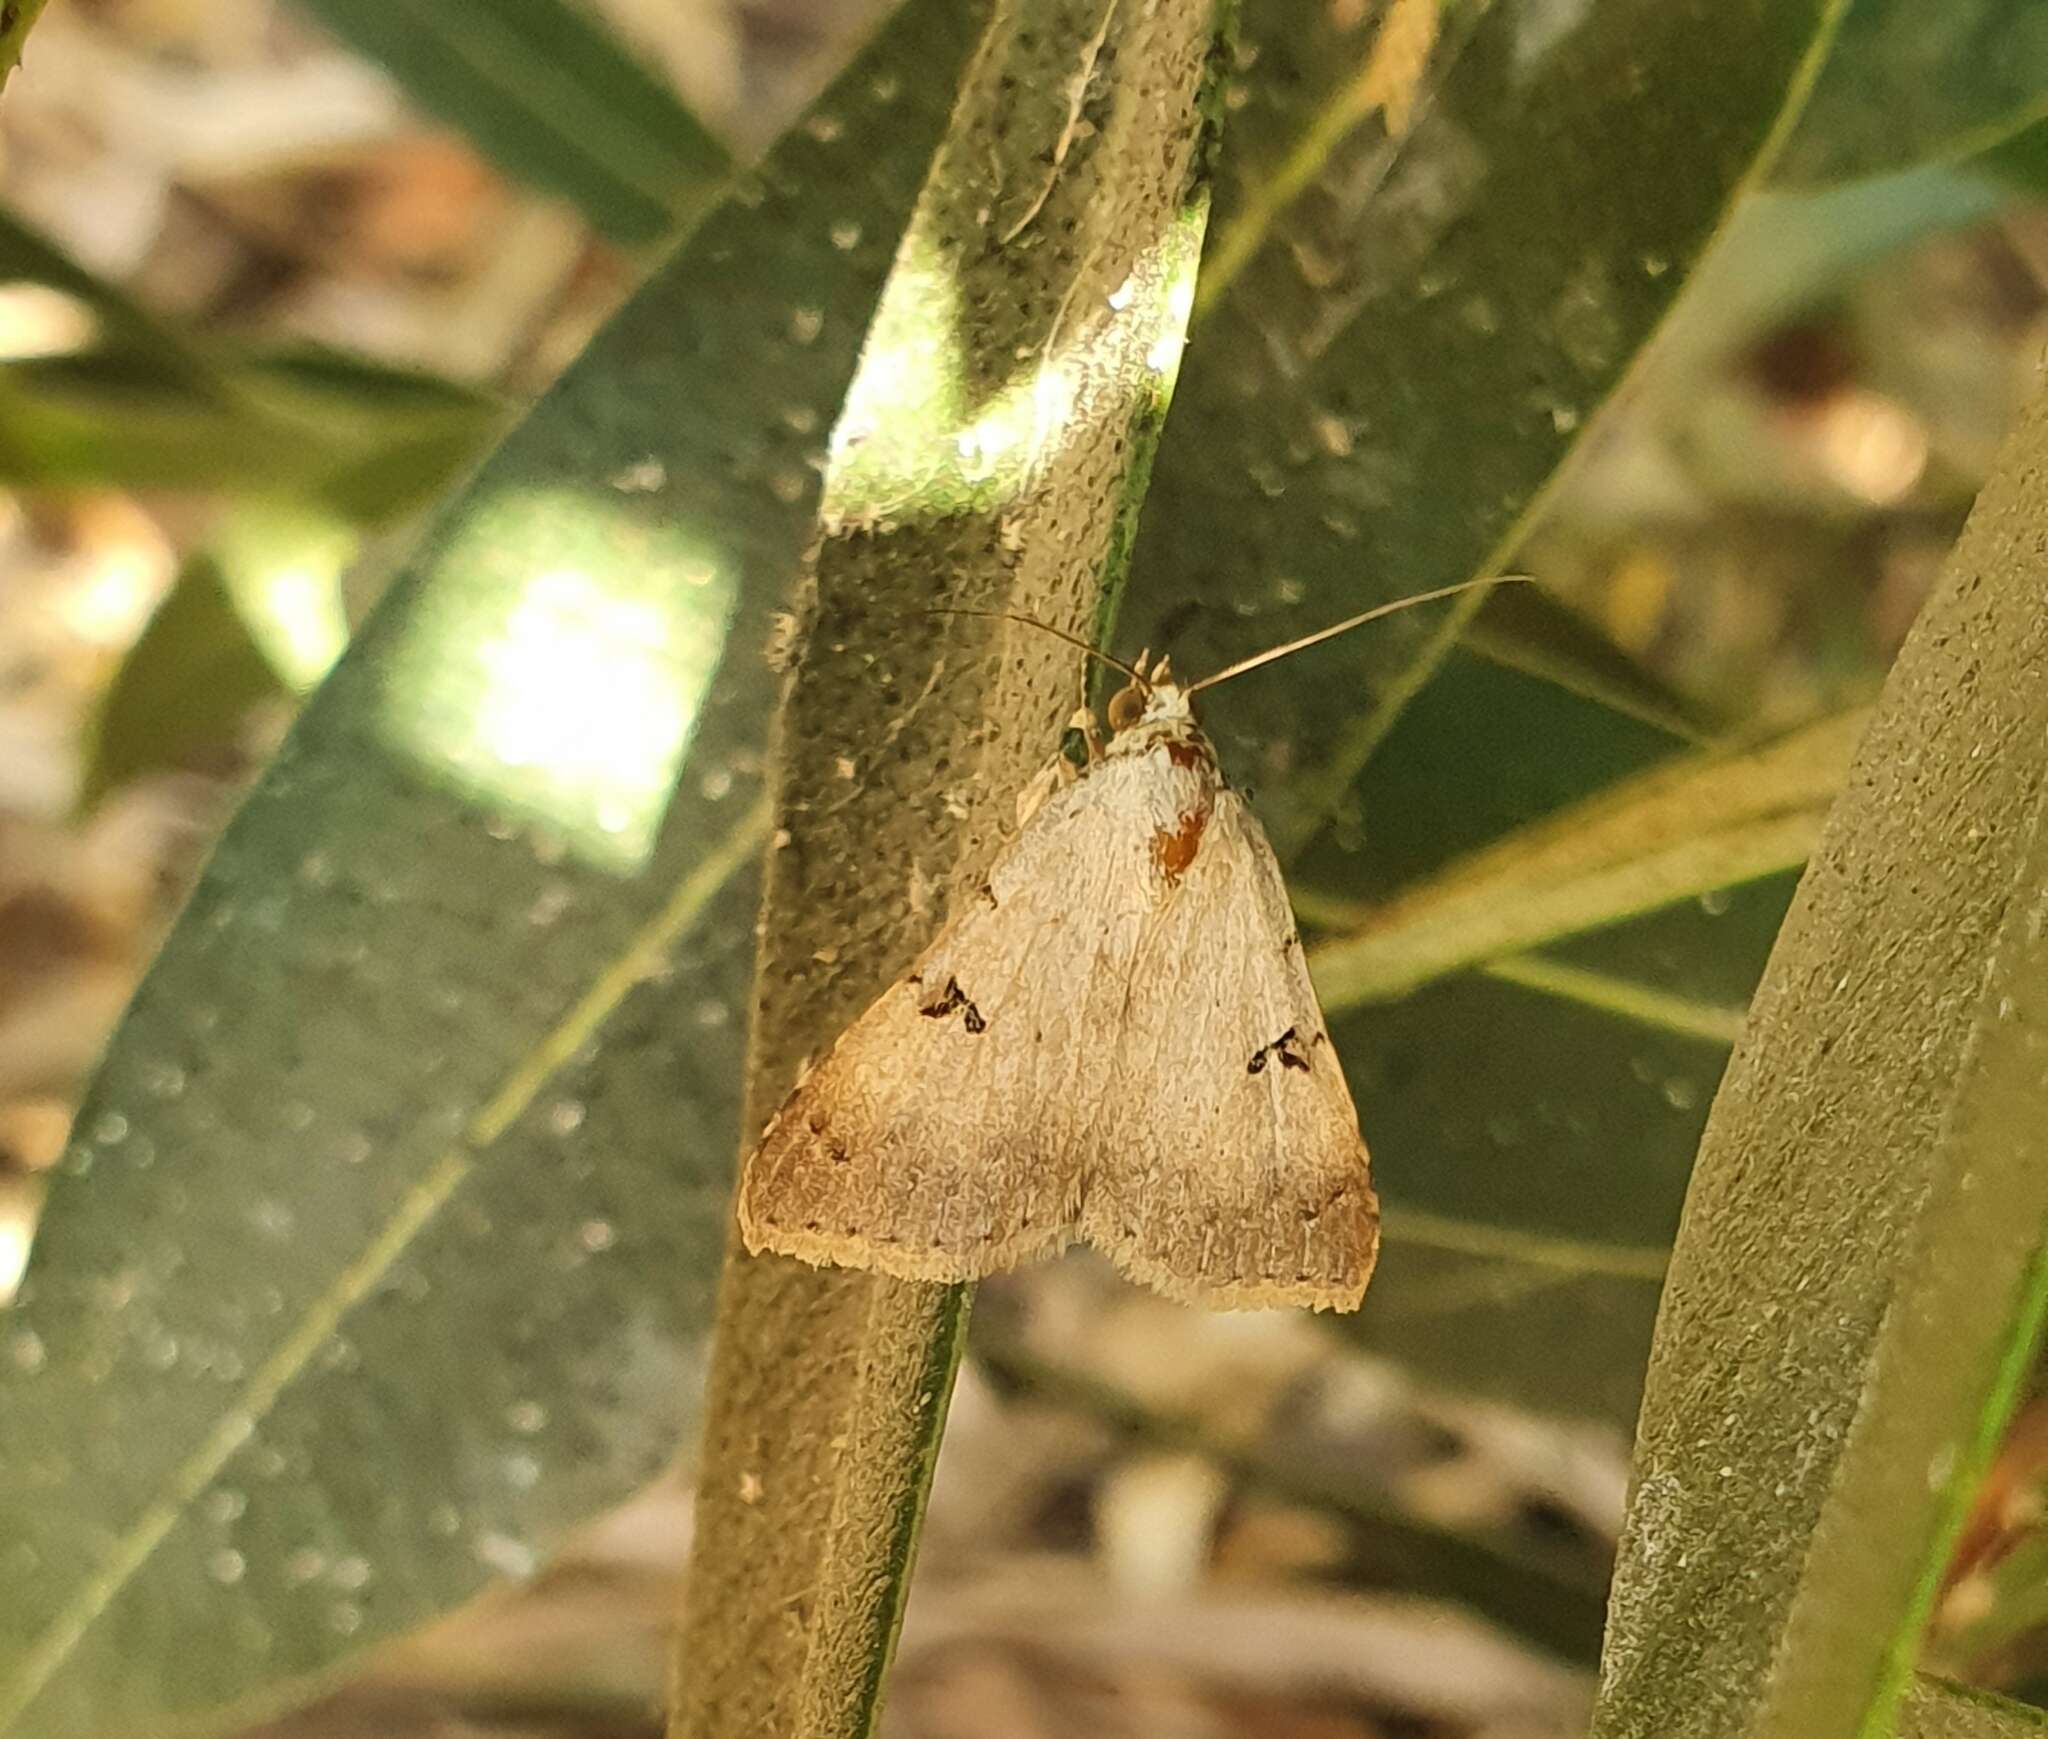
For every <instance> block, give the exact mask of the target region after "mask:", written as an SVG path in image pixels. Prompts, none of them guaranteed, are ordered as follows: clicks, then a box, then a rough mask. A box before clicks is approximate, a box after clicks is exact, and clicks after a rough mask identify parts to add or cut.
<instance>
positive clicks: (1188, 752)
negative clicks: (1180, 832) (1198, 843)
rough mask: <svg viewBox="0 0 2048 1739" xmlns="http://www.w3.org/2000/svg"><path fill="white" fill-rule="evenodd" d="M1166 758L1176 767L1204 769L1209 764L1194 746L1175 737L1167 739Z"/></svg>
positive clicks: (1197, 830) (1205, 757)
mask: <svg viewBox="0 0 2048 1739" xmlns="http://www.w3.org/2000/svg"><path fill="white" fill-rule="evenodd" d="M1166 758H1167V759H1168V760H1169V761H1171V762H1172V763H1173V764H1174V765H1175V766H1176V767H1204V766H1207V765H1208V763H1209V757H1208V756H1207V755H1205V754H1203V753H1202V751H1201V749H1200V748H1199V747H1198V746H1197V745H1196V744H1194V743H1189V742H1183V741H1182V740H1180V739H1179V738H1177V737H1169V738H1168V739H1167V743H1166ZM1195 831H1196V832H1197V833H1199V832H1200V831H1201V829H1200V828H1199V827H1198V828H1196V829H1195Z"/></svg>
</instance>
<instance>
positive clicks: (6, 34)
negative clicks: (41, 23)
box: [0, 0, 47, 85]
mask: <svg viewBox="0 0 2048 1739" xmlns="http://www.w3.org/2000/svg"><path fill="white" fill-rule="evenodd" d="M46 4H47V0H14V4H13V5H12V6H9V7H7V8H5V9H4V10H0V85H4V84H5V83H6V81H7V76H8V74H10V73H12V72H13V71H14V69H15V68H16V67H18V66H19V65H20V64H21V50H22V44H23V43H24V42H25V41H26V40H27V38H28V33H29V27H30V26H31V25H32V24H34V23H35V21H36V19H37V18H39V17H40V16H41V15H42V10H43V7H44V6H45V5H46Z"/></svg>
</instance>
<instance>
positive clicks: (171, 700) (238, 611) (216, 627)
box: [78, 502, 360, 809]
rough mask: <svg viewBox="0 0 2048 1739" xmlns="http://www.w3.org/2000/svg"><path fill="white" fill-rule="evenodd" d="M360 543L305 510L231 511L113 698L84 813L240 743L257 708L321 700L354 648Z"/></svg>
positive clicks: (143, 641)
mask: <svg viewBox="0 0 2048 1739" xmlns="http://www.w3.org/2000/svg"><path fill="white" fill-rule="evenodd" d="M359 542H360V536H359V534H358V533H357V531H356V530H355V529H354V527H352V526H351V525H349V524H348V523H347V522H346V521H343V520H339V519H336V518H334V517H333V516H331V515H328V514H321V513H316V512H312V511H310V510H308V509H305V508H300V507H293V506H289V505H284V504H273V503H256V502H251V503H243V504H241V505H238V506H236V507H233V508H230V509H229V510H228V512H227V514H226V515H225V517H224V519H223V521H222V523H221V524H220V525H219V526H218V527H216V529H215V531H214V533H213V535H212V537H211V538H210V539H209V540H208V543H207V546H206V547H205V548H204V549H202V550H201V551H199V552H198V553H197V554H196V555H194V556H193V557H192V558H190V559H189V560H188V561H187V562H186V563H185V566H184V568H183V570H182V571H181V572H180V573H179V575H178V578H177V580H176V581H175V582H174V583H173V585H172V588H171V590H170V592H169V594H168V595H167V596H166V597H165V599H164V601H163V603H162V604H161V605H159V606H158V608H157V610H156V612H155V614H154V615H152V616H151V618H150V621H149V625H148V626H147V627H146V628H145V629H144V630H143V632H142V634H141V636H140V637H139V638H138V639H137V640H136V642H135V644H134V645H133V646H131V647H130V648H129V649H128V651H127V653H126V655H125V656H124V657H123V658H122V660H121V666H120V669H119V670H118V671H116V672H115V675H114V680H113V681H112V683H111V684H109V686H108V689H107V692H106V694H105V696H104V697H103V698H102V700H101V702H100V706H99V710H98V713H97V714H96V716H95V718H94V720H93V724H92V728H91V731H90V733H89V736H88V740H87V744H86V753H85V769H84V773H83V775H82V777H81V779H80V789H79V798H78V801H79V807H80V808H81V809H90V808H92V807H93V805H95V804H96V803H97V802H98V801H99V800H100V799H101V798H102V797H103V796H105V795H106V793H107V792H108V791H110V790H112V789H114V788H115V787H116V786H118V785H122V784H125V783H126V782H128V781H129V780H131V779H134V778H136V777H138V776H140V775H142V774H144V773H151V772H157V771H160V770H163V769H166V768H175V767H179V766H183V765H186V764H187V763H188V762H189V761H190V760H191V759H192V758H193V757H194V756H195V755H197V754H202V753H204V752H206V751H208V750H219V749H226V748H228V747H230V746H232V745H233V744H234V743H236V742H237V741H238V740H239V738H240V737H241V735H242V732H243V728H244V726H245V725H246V723H247V717H248V713H249V711H250V709H251V708H252V707H254V706H255V705H256V704H257V703H259V702H261V701H263V700H266V699H276V698H282V697H283V696H285V695H286V694H295V695H302V694H304V693H306V692H307V691H308V690H310V689H311V688H312V687H313V686H314V684H315V683H317V682H318V681H319V680H320V678H321V677H323V676H325V675H326V674H327V671H328V668H329V667H330V666H331V665H332V664H333V663H334V661H335V659H337V658H338V657H340V656H341V650H342V647H343V645H344V644H345V643H346V642H347V639H348V624H347V621H346V619H345V617H344V615H343V610H342V598H341V576H342V571H343V569H344V568H345V567H346V566H347V565H348V563H349V561H350V559H351V558H352V557H353V556H354V554H355V552H356V549H357V547H358V544H359Z"/></svg>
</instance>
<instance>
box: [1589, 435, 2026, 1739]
mask: <svg viewBox="0 0 2048 1739" xmlns="http://www.w3.org/2000/svg"><path fill="white" fill-rule="evenodd" d="M2044 525H2048V399H2037V401H2036V403H2035V404H2034V405H2033V407H2032V408H2031V409H2030V411H2029V412H2028V414H2027V416H2026V417H2025V418H2024V419H2023V421H2022V424H2021V427H2020V428H2019V430H2018V431H2017V432H2016V434H2015V435H2014V436H2013V438H2012V439H2011V441H2010V442H2009V443H2008V444H2007V447H2006V449H2005V452H2004V454H2003V455H2002V456H2001V459H2000V462H1999V464H1998V466H1997V467H1996V468H1995V470H1994V472H1993V475H1992V477H1991V479H1990V481H1989V482H1988V483H1987V484H1986V486H1985V489H1984V491H1983V493H1982V494H1981V495H1980V496H1979V498H1978V502H1977V506H1976V508H1975V510H1974V512H1973V513H1972V515H1971V517H1970V521H1969V524H1968V525H1967V527H1966V528H1965V530H1964V533H1963V537H1962V540H1961V542H1960V543H1959V544H1958V546H1957V549H1956V551H1955V554H1954V555H1953V556H1952V558H1951V560H1950V563H1949V566H1948V569H1947V572H1946V574H1945V576H1944V579H1943V581H1942V584H1941V586H1940V587H1939V589H1938V590H1937V592H1936V594H1935V596H1934V597H1933V598H1932V599H1930V600H1929V602H1928V603H1927V605H1926V606H1925V607H1924V609H1923V611H1922V613H1921V618H1920V621H1919V624H1918V625H1917V627H1916V628H1915V630H1914V632H1913V634H1912V636H1911V637H1910V638H1909V639H1908V641H1907V643H1906V646H1905V648H1904V649H1903V650H1902V651H1901V653H1900V655H1899V659H1898V663H1897V665H1896V667H1895V668H1894V670H1893V672H1892V676H1891V679H1890V681H1889V682H1888V683H1887V685H1886V689H1885V694H1884V698H1883V700H1882V701H1881V703H1880V705H1879V708H1878V712H1877V715H1876V717H1875V719H1874V721H1873V723H1872V725H1871V727H1870V730H1869V732H1868V734H1867V735H1866V736H1865V738H1864V740H1863V743H1862V745H1861V747H1860V748H1859V750H1858V752H1857V756H1856V760H1855V763H1854V766H1853V768H1852V770H1851V774H1850V781H1849V784H1848V786H1847V788H1846V790H1845V791H1844V793H1843V796H1842V797H1841V799H1840V800H1839V802H1838V803H1837V805H1836V807H1835V809H1834V810H1833V812H1832V813H1831V814H1830V816H1829V819H1828V823H1827V827H1826V830H1825V832H1824V833H1823V835H1822V839H1821V842H1820V846H1819V849H1818V851H1817V853H1816V855H1815V858H1814V861H1813V863H1812V864H1811V865H1810V866H1809V867H1808V869H1807V872H1806V876H1805V878H1804V880H1803V882H1802V884H1801V887H1800V891H1799V895H1798V897H1797V899H1796V900H1795V901H1794V903H1793V907H1792V910H1791V913H1790V914H1789V916H1788V917H1787V919H1786V922H1785V926H1784V931H1783V934H1782V935H1781V936H1780V938H1779V941H1778V945H1777V948H1776V950H1775V951H1774V953H1773V955H1772V959H1771V966H1770V970H1769V971H1768V972H1767V974H1766V977H1765V981H1764V984H1763V986H1762V988H1761V989H1760V991H1759V992H1758V996H1757V1000H1756V1004H1755V1007H1754V1009H1753V1012H1752V1015H1751V1023H1750V1027H1749V1030H1748V1033H1747V1034H1746V1036H1745V1038H1744V1041H1743V1043H1742V1045H1741V1046H1739V1047H1738V1049H1737V1052H1736V1056H1735V1061H1734V1063H1733V1065H1732V1067H1731V1070H1730V1072H1729V1076H1728V1079H1727V1081H1726V1083H1725V1084H1724V1086H1723V1088H1722V1090H1721V1093H1720V1095H1719V1097H1718V1099H1717V1100H1716V1102H1715V1105H1714V1110H1713V1115H1712V1118H1711V1120H1710V1122H1709V1124H1708V1128H1707V1132H1706V1137H1705V1139H1704V1141H1703V1143H1702V1146H1701V1150H1700V1156H1699V1162H1698V1167H1697V1170H1696V1173H1695V1176H1694V1179H1693V1183H1692V1188H1691V1191H1690V1193H1689V1195H1688V1198H1687V1202H1686V1210H1685V1217H1684V1221H1683V1224H1682V1226H1681V1229H1680V1234H1679V1239H1678V1243H1677V1247H1676V1249H1675V1251H1674V1253H1673V1259H1672V1267H1671V1275H1670V1279H1669V1281H1668V1283H1667V1285H1666V1288H1665V1296H1664V1303H1663V1307H1662V1310H1661V1312H1660V1315H1659V1319H1658V1325H1657V1336H1656V1342H1655V1346H1654V1349H1653V1352H1652V1357H1651V1363H1650V1370H1649V1380H1648V1386H1647V1392H1646V1395H1645V1399H1644V1404H1643V1413H1642V1419H1641V1423H1640V1426H1639V1430H1638V1436H1637V1444H1636V1459H1635V1469H1634V1494H1633V1497H1632V1499H1631V1503H1630V1509H1629V1520H1628V1524H1627V1527H1626V1530H1625V1533H1624V1536H1623V1541H1622V1549H1621V1555H1620V1561H1619V1564H1618V1566H1617V1570H1616V1577H1615V1587H1614V1595H1613V1600H1612V1604H1611V1607H1610V1613H1609V1621H1608V1636H1607V1648H1606V1655H1605V1659H1604V1662H1603V1669H1602V1688H1601V1696H1600V1701H1599V1705H1598V1708H1597V1710H1596V1713H1595V1717H1594V1732H1595V1734H1596V1735H1616V1736H1618V1735H1621V1734H1637V1733H1645V1732H1665V1731H1672V1730H1675V1729H1682V1730H1684V1731H1686V1732H1690V1733H1698V1734H1716V1735H1723V1734H1725V1735H1731V1736H1733V1735H1743V1736H1745V1739H1765V1736H1770V1735H1780V1734H1782V1735H1785V1736H1786V1739H1791V1736H1792V1735H1799V1736H1800V1739H1811V1736H1813V1735H1823V1734H1844V1735H1847V1734H1877V1733H1882V1732H1888V1731H1890V1730H1891V1722H1892V1720H1893V1718H1894V1716H1895V1714H1896V1709H1897V1705H1898V1702H1899V1699H1900V1697H1901V1695H1902V1693H1903V1692H1904V1690H1905V1688H1906V1686H1907V1684H1908V1682H1909V1673H1910V1669H1911V1667H1912V1665H1913V1661H1914V1658H1915V1655H1916V1652H1917V1650H1918V1646H1919V1641H1920V1636H1921V1633H1922V1630H1923V1627H1924V1624H1925V1620H1926V1616H1927V1613H1928V1610H1929V1608H1930V1606H1931V1604H1932V1602H1933V1599H1934V1595H1935V1591H1936V1588H1937V1586H1938V1583H1939V1578H1940V1575H1941V1573H1942V1570H1943V1567H1944V1565H1945V1563H1946V1561H1947V1557H1948V1552H1949V1548H1950V1546H1951V1544H1952V1542H1953V1540H1954V1537H1955V1534H1956V1531H1957V1528H1958V1526H1959V1524H1960V1521H1961V1518H1962V1516H1963V1513H1964V1510H1965V1506H1966V1505H1967V1503H1968V1501H1969V1498H1970V1495H1971V1492H1972V1490H1973V1488H1974V1487H1975V1485H1976V1483H1977V1480H1978V1478H1979V1476H1980V1475H1981V1473H1982V1471H1983V1469H1984V1467H1985V1465H1986V1463H1987V1461H1988V1458H1989V1456H1990V1454H1991V1452H1992V1450H1993V1448H1994V1447H1995V1445H1996V1442H1997V1439H1998V1434H1999V1432H2000V1429H2001V1427H2002V1425H2003V1422H2004V1419H2005V1417H2006V1415H2007V1412H2008V1410H2009V1408H2010V1406H2011V1403H2012V1401H2013V1398H2014V1396H2015V1394H2016V1392H2017V1390H2018V1387H2019V1385H2020V1383H2021V1382H2022V1381H2023V1379H2024V1377H2025V1375H2026V1373H2027V1370H2028V1368H2029V1365H2030V1361H2031V1359H2032V1357H2033V1353H2034V1349H2035V1346H2036V1344H2037V1341H2038V1339H2039V1334H2040V1328H2041V1321H2042V1317H2043V1314H2044V1311H2048V1241H2044V1232H2048V1151H2044V1147H2043V1140H2042V1133H2041V1132H2042V1131H2043V1130H2044V1129H2048V1103H2044V1089H2043V1085H2042V1082H2043V1077H2042V1072H2041V1066H2040V1057H2039V1048H2040V1047H2039V1032H2040V1028H2041V1023H2042V1021H2043V1020H2044V1019H2048V1006H2044V996H2048V990H2044V987H2048V944H2044V942H2043V939H2042V924H2041V905H2040V890H2041V887H2042V885H2043V882H2044V879H2048V831H2044V817H2048V756H2044V754H2043V751H2042V741H2043V730H2044V721H2048V625H2044V623H2043V620H2042V617H2041V614H2040V611H2039V608H2038V602H2039V597H2038V594H2039V584H2038V574H2037V572H2036V566H2037V563H2036V553H2035V552H2036V550H2037V548H2038V543H2039V539H2040V536H2041V535H2042V527H2043V526H2044ZM1706 1611H1711V1612H1712V1613H1713V1614H1714V1615H1715V1616H1714V1622H1713V1623H1712V1625H1711V1626H1709V1625H1703V1624H1700V1623H1699V1622H1698V1621H1697V1619H1698V1614H1700V1613H1701V1612H1706Z"/></svg>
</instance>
